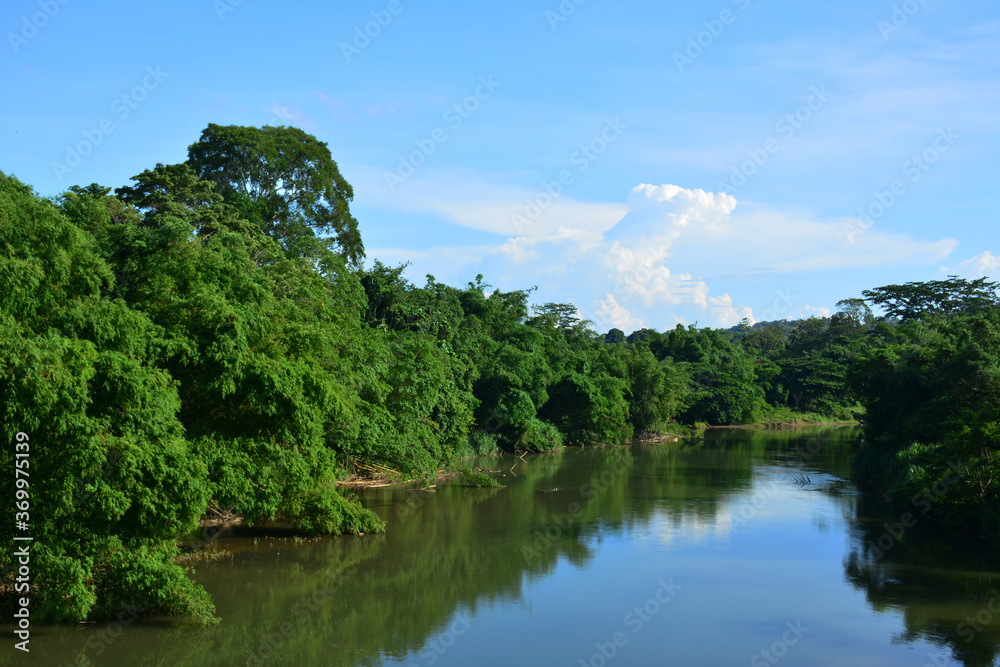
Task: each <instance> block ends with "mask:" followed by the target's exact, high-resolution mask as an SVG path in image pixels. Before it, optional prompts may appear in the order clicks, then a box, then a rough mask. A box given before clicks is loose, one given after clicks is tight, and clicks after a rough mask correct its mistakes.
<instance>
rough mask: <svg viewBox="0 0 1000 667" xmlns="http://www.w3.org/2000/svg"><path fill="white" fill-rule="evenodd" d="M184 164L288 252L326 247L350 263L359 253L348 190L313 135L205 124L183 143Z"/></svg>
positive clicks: (306, 253) (360, 246)
mask: <svg viewBox="0 0 1000 667" xmlns="http://www.w3.org/2000/svg"><path fill="white" fill-rule="evenodd" d="M188 164H189V165H190V166H191V167H192V168H193V169H194V170H195V172H196V173H197V174H198V176H199V177H201V178H202V179H204V180H209V181H212V182H213V183H215V185H216V190H217V191H218V192H219V193H220V194H221V195H222V196H223V198H224V199H225V201H226V202H227V203H229V204H232V205H233V206H235V207H236V208H237V210H238V211H239V215H240V216H241V217H243V218H246V219H248V220H251V221H252V222H255V223H257V224H259V225H260V226H261V228H262V229H263V230H264V231H265V232H267V233H268V234H270V235H272V236H273V237H275V238H276V239H278V240H279V241H280V242H281V244H282V245H283V246H284V247H285V249H286V250H287V251H288V252H291V253H293V254H297V255H302V256H306V257H312V256H314V255H315V254H316V253H317V252H318V250H319V249H321V248H326V249H330V250H333V251H335V252H337V253H338V254H339V255H340V256H342V257H343V258H344V259H345V260H347V261H348V262H349V263H350V264H353V265H358V264H360V263H361V261H362V260H363V259H364V254H365V253H364V245H363V244H362V241H361V234H360V232H359V231H358V221H357V220H355V219H354V216H352V215H351V211H350V202H351V200H352V199H353V198H354V190H353V189H352V188H351V185H350V184H349V183H348V182H347V180H345V179H344V177H343V176H342V175H341V174H340V170H339V169H338V168H337V163H336V162H335V161H334V160H333V157H332V156H331V154H330V149H329V148H328V147H327V145H326V144H325V143H324V142H322V141H319V140H318V139H316V137H314V136H312V135H310V134H307V133H306V132H303V131H302V130H300V129H298V128H295V127H284V126H282V127H273V126H264V127H242V126H237V125H226V126H223V125H215V124H210V125H209V126H208V127H207V128H205V130H204V131H203V132H202V134H201V138H200V139H199V140H198V141H197V142H196V143H194V144H192V145H191V146H190V147H189V148H188Z"/></svg>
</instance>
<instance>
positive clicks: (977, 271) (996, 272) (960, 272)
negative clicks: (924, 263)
mask: <svg viewBox="0 0 1000 667" xmlns="http://www.w3.org/2000/svg"><path fill="white" fill-rule="evenodd" d="M941 273H942V275H956V276H959V277H962V278H966V279H968V280H976V279H978V278H983V277H987V278H991V279H993V280H996V279H1000V255H994V254H993V253H992V252H990V251H989V250H986V251H985V252H983V253H982V254H980V255H976V256H975V257H972V258H971V259H967V260H965V261H964V262H961V263H960V264H959V265H958V266H956V267H954V268H950V269H949V268H942V269H941Z"/></svg>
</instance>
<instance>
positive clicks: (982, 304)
mask: <svg viewBox="0 0 1000 667" xmlns="http://www.w3.org/2000/svg"><path fill="white" fill-rule="evenodd" d="M998 288H1000V283H995V282H991V281H990V280H988V279H987V278H978V279H976V280H972V281H969V280H965V279H964V278H959V277H957V276H948V279H947V280H932V281H929V282H914V283H906V284H905V285H886V286H884V287H877V288H875V289H871V290H865V291H864V292H862V294H863V295H864V297H865V301H867V302H869V303H871V304H873V305H876V306H881V307H882V308H883V309H885V313H886V317H887V318H890V319H891V318H898V319H900V320H902V321H904V322H906V321H908V320H919V319H922V318H924V317H927V316H931V315H945V316H951V315H954V314H956V313H958V312H961V311H967V310H980V309H982V308H986V307H988V306H995V305H996V304H997V289H998Z"/></svg>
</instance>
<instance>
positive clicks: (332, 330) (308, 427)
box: [0, 125, 1000, 623]
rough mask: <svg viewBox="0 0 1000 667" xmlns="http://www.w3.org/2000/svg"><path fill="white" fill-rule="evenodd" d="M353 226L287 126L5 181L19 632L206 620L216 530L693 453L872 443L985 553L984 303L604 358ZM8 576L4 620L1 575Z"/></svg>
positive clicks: (214, 135) (3, 422) (874, 295)
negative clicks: (567, 455)
mask: <svg viewBox="0 0 1000 667" xmlns="http://www.w3.org/2000/svg"><path fill="white" fill-rule="evenodd" d="M352 199H353V190H352V188H351V186H350V184H349V183H348V182H347V181H346V180H345V179H344V178H343V176H342V175H341V174H340V171H339V169H338V167H337V164H336V162H335V161H334V159H333V157H332V155H331V153H330V151H329V148H328V147H327V145H326V144H324V143H323V142H320V141H319V140H317V139H316V138H315V137H312V136H311V135H309V134H307V133H305V132H303V131H301V130H299V129H295V128H291V127H271V126H266V127H262V128H253V127H238V126H218V125H209V126H208V127H207V128H206V129H205V130H204V131H203V133H202V135H201V137H200V138H199V139H198V141H197V142H196V143H194V144H192V145H191V146H190V147H189V149H188V159H187V161H186V162H184V163H181V164H173V165H164V164H157V165H155V166H154V167H153V168H151V169H148V170H147V171H144V172H142V173H141V174H138V175H136V176H135V177H134V178H133V179H132V183H131V184H130V185H126V186H122V187H118V188H117V189H114V190H112V188H110V187H105V186H102V185H99V184H91V185H88V186H85V187H84V186H73V187H71V188H69V189H68V190H67V191H66V192H64V193H62V194H61V195H59V196H57V197H52V198H43V197H40V196H39V195H38V194H36V193H35V192H34V190H33V189H32V188H31V187H30V186H29V185H26V184H24V183H22V182H21V181H19V180H18V179H17V178H16V177H15V176H13V175H9V174H5V173H2V172H0V427H2V432H3V433H2V437H3V439H4V441H5V443H7V444H6V445H5V446H4V448H3V450H2V451H3V454H2V457H0V459H2V462H3V465H4V469H5V470H7V471H13V470H14V468H15V452H16V451H18V452H20V451H25V452H30V457H29V458H26V459H25V460H27V461H30V467H28V466H27V465H26V466H24V467H25V470H26V472H27V474H28V477H27V479H28V480H30V483H28V484H25V488H24V489H22V488H21V487H20V486H18V487H17V488H15V476H14V475H13V474H5V475H4V477H3V482H2V484H0V487H2V489H3V495H4V497H5V498H14V497H15V495H16V493H17V491H19V490H26V493H25V494H24V495H25V497H26V498H27V497H28V496H29V493H28V492H27V491H30V508H31V511H30V526H31V533H32V536H33V540H34V541H33V543H32V546H31V551H32V574H33V582H32V587H33V590H32V618H33V619H34V620H35V621H46V622H72V621H80V620H85V619H87V620H99V619H102V618H108V617H111V616H113V615H114V614H116V613H117V612H118V611H119V610H120V609H121V608H122V605H123V604H126V603H127V604H129V605H132V606H138V607H141V608H143V609H146V610H148V611H149V613H151V614H155V615H164V616H177V617H186V618H189V619H193V620H195V621H197V622H202V623H211V622H214V621H215V620H216V617H215V612H214V607H213V603H212V600H211V598H210V596H209V595H208V594H207V593H206V592H205V591H204V590H203V589H202V588H200V587H199V586H198V585H197V584H195V583H194V582H193V581H192V580H191V579H190V578H189V577H188V575H187V572H186V570H185V567H186V566H185V565H184V564H183V561H180V562H179V557H180V556H181V555H182V547H181V543H182V541H183V539H184V537H185V536H187V535H189V534H191V533H192V532H193V531H196V530H197V529H198V526H199V522H200V521H201V520H203V519H204V518H205V517H208V516H219V515H227V516H239V517H240V518H241V519H242V521H243V522H244V523H245V524H247V525H251V526H254V525H263V524H264V523H266V522H272V521H278V522H282V523H285V524H289V525H291V526H294V528H295V529H296V530H297V531H299V532H300V533H302V534H309V535H340V534H357V533H366V532H377V531H380V530H384V529H385V524H384V522H383V521H382V520H381V519H379V518H378V517H377V516H376V515H375V514H374V513H372V512H371V511H369V510H366V509H364V508H363V507H362V506H361V505H360V504H359V503H358V501H357V499H356V498H354V497H352V496H351V495H350V494H349V493H347V492H345V491H344V490H343V489H341V488H340V483H341V482H342V481H343V480H344V479H346V478H349V477H351V476H356V475H369V476H371V475H380V476H385V477H387V478H389V479H393V480H397V481H404V480H431V479H434V478H435V477H436V475H437V474H438V473H439V471H441V470H465V471H467V472H468V471H470V464H469V463H468V462H469V461H470V460H471V459H472V458H473V457H475V456H479V455H490V454H495V453H498V452H501V451H502V452H516V453H519V454H520V453H525V452H544V451H550V450H554V449H559V448H561V447H565V446H602V447H607V446H617V445H625V444H628V443H630V442H632V441H633V439H635V438H655V437H657V436H660V435H663V434H667V433H671V434H682V433H684V432H688V431H690V430H693V429H695V428H703V427H706V426H733V425H765V424H778V423H782V424H784V423H793V422H798V423H820V422H863V423H864V424H865V428H864V429H863V435H862V436H861V439H860V441H859V442H858V444H857V448H856V454H855V461H854V466H853V474H854V477H855V481H856V482H857V483H858V484H859V485H860V486H861V487H862V488H863V489H865V490H868V491H870V492H872V493H875V494H878V495H880V496H885V497H889V498H890V499H892V500H893V501H894V502H896V503H898V504H901V505H907V504H910V503H914V502H916V501H915V499H916V498H918V497H925V496H926V494H924V492H925V491H926V490H927V489H935V490H936V493H935V494H934V502H927V503H926V506H925V507H923V508H922V512H923V513H924V514H925V515H932V516H934V517H936V518H937V519H939V520H941V521H944V522H948V523H952V524H958V525H961V526H964V527H967V528H968V529H969V530H970V531H972V532H974V533H976V534H981V535H983V536H985V537H988V538H991V539H998V538H1000V512H998V507H1000V506H998V491H1000V461H995V460H994V454H993V452H994V451H997V449H998V447H1000V365H998V362H1000V304H998V287H1000V285H998V284H997V283H994V282H990V281H989V280H988V279H987V278H980V279H976V280H966V279H962V278H958V277H954V276H950V277H948V278H947V279H944V280H936V281H930V282H920V283H913V282H910V283H905V284H900V285H887V286H882V287H876V288H873V289H870V290H866V291H865V292H863V293H862V294H861V295H853V296H852V295H844V296H845V299H844V300H843V301H841V302H840V303H838V304H837V307H838V311H837V312H836V313H834V314H833V315H832V316H831V317H828V318H811V319H807V320H798V321H782V322H771V323H755V324H753V325H751V323H749V322H744V323H742V324H741V325H740V326H738V327H735V328H734V329H732V330H713V329H708V328H696V327H693V326H689V327H684V326H681V325H678V326H677V327H676V328H674V329H670V330H667V331H662V332H661V331H654V330H641V331H637V332H634V333H632V334H631V335H628V336H626V335H625V333H624V332H623V331H620V330H617V329H612V330H611V331H609V332H606V333H599V332H597V331H595V330H594V329H593V327H592V323H590V322H588V321H586V320H581V319H580V317H579V311H578V309H577V307H576V306H575V305H573V304H561V303H545V304H535V303H533V301H532V295H533V293H534V291H535V290H534V289H533V288H531V287H530V286H525V288H524V289H522V290H519V291H510V292H503V291H501V290H499V289H497V288H496V287H495V286H493V285H491V284H490V283H489V282H488V278H484V277H483V276H475V277H474V278H472V280H471V281H470V282H469V283H468V284H466V285H465V286H463V287H455V286H451V285H446V284H443V283H441V282H438V280H437V279H436V278H435V277H434V276H431V275H428V276H426V282H425V283H424V284H423V285H422V286H420V285H415V284H412V283H411V282H409V281H408V280H407V279H406V278H404V277H403V274H404V272H405V269H406V267H405V265H404V266H387V265H385V264H383V263H381V262H379V261H378V260H377V259H372V260H370V261H369V260H367V258H366V255H365V250H364V244H363V242H362V239H361V236H360V232H359V225H358V221H357V220H355V218H354V217H353V216H352V214H351V211H350V203H351V201H352ZM19 434H20V435H19ZM15 443H22V444H23V443H27V445H28V446H25V447H23V448H20V449H18V448H16V447H15ZM17 460H18V461H20V460H21V459H17ZM19 465H20V464H19ZM482 477H483V476H481V475H479V476H477V475H476V474H475V473H471V474H468V475H466V479H467V480H468V483H482V484H486V483H490V480H489V479H488V478H487V479H485V480H484V479H482ZM494 483H495V482H494ZM14 521H15V518H14V514H13V512H10V513H7V514H5V519H4V526H5V527H6V528H7V534H12V533H14V532H15V531H14ZM0 565H2V566H3V579H2V580H0V608H3V609H4V610H5V611H8V610H11V609H13V608H14V605H15V602H14V600H15V598H16V597H17V596H18V593H16V592H15V590H16V586H15V580H16V578H15V577H16V572H17V569H16V561H15V558H14V556H13V554H12V552H11V551H5V552H4V554H3V562H2V563H0Z"/></svg>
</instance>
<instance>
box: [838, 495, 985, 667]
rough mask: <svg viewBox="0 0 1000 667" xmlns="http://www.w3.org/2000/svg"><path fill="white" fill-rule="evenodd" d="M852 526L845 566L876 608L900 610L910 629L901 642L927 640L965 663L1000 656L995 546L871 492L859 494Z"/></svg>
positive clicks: (976, 663)
mask: <svg viewBox="0 0 1000 667" xmlns="http://www.w3.org/2000/svg"><path fill="white" fill-rule="evenodd" d="M907 512H909V513H910V515H911V516H912V517H913V518H909V517H908V516H907ZM850 531H851V533H850V535H851V547H850V551H849V553H848V554H847V557H846V558H845V561H844V571H845V572H846V574H847V577H848V580H849V581H850V582H851V583H852V584H853V585H854V586H856V587H857V588H858V589H859V590H862V591H864V593H865V595H866V597H867V600H868V603H869V604H870V605H871V607H872V609H874V610H875V611H878V612H898V613H901V614H902V617H903V622H904V626H905V630H904V631H903V632H902V633H900V634H899V635H898V636H897V637H896V641H900V642H911V641H915V640H918V639H925V640H928V641H930V642H933V643H934V644H936V645H938V646H940V647H942V649H946V650H945V651H944V652H945V654H946V655H953V657H954V659H955V660H958V661H960V662H961V663H962V664H964V665H993V664H994V663H995V662H996V659H997V656H998V655H1000V650H998V647H1000V573H998V570H1000V567H998V559H997V554H996V552H995V550H993V549H991V548H988V547H987V546H986V545H984V544H983V543H982V542H981V541H979V540H977V539H975V538H973V537H971V536H969V535H967V534H965V533H963V532H961V531H957V530H942V529H941V528H939V527H936V526H932V525H928V522H927V520H926V519H923V518H922V517H921V515H920V510H919V509H916V508H913V507H908V508H895V509H893V508H889V507H886V505H885V504H884V503H881V502H878V501H877V500H875V499H872V498H870V497H862V498H861V499H860V504H859V507H858V510H857V512H856V514H855V515H854V517H852V521H851V528H850Z"/></svg>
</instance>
